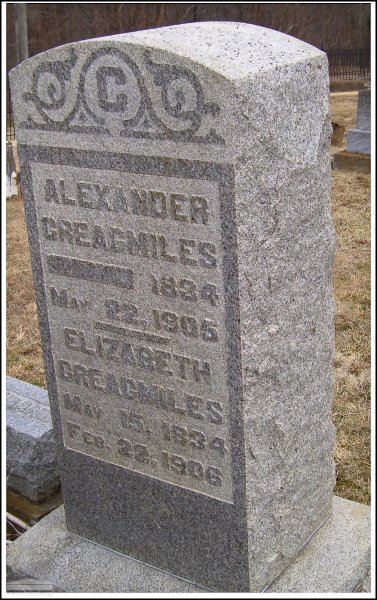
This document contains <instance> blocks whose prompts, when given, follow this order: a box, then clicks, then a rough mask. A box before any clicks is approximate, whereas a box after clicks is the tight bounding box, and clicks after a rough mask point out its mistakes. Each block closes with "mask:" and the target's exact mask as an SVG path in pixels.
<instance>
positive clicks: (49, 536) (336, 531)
mask: <svg viewBox="0 0 377 600" xmlns="http://www.w3.org/2000/svg"><path fill="white" fill-rule="evenodd" d="M370 533H371V530H370V507H369V506H366V505H364V504H359V503H357V502H351V501H350V500H344V499H343V498H338V497H337V496H334V498H333V515H332V516H331V517H330V519H329V520H328V521H327V522H326V523H325V525H323V526H322V527H321V529H320V530H319V531H318V532H317V533H316V534H315V535H314V536H313V537H312V538H311V540H310V541H309V542H308V544H307V545H306V546H305V548H304V549H303V550H302V551H301V552H300V553H299V555H298V556H297V558H296V560H295V561H294V562H293V564H291V565H290V566H289V567H288V568H287V569H286V570H285V572H284V573H283V574H282V575H281V576H280V577H279V578H278V579H276V580H275V582H274V583H273V584H272V585H271V586H270V587H269V588H268V589H267V590H266V593H269V592H271V593H280V592H298V593H304V592H308V593H335V592H353V591H361V590H362V586H363V582H364V578H365V577H366V576H367V574H368V570H369V568H370ZM7 567H8V569H7V570H8V574H9V580H10V581H12V580H13V583H12V585H13V586H14V581H15V580H16V579H17V577H19V578H22V577H23V578H25V577H26V578H27V577H34V578H37V579H39V580H40V581H43V582H44V583H45V582H49V583H50V584H51V585H52V586H53V589H54V590H61V591H65V592H77V593H78V592H86V593H95V592H98V593H99V592H107V593H110V592H127V593H137V592H148V593H157V592H160V593H161V592H166V593H169V592H193V593H198V592H205V591H206V590H205V589H204V588H200V587H198V586H197V585H194V584H191V583H189V582H187V581H184V580H182V579H179V578H178V577H175V576H174V575H170V574H169V573H166V572H164V571H160V570H158V569H156V568H154V567H151V566H149V565H146V564H144V563H141V562H138V561H136V560H134V559H132V558H128V557H126V556H123V555H121V554H117V553H115V552H113V551H111V550H108V549H106V548H103V547H102V546H98V545H96V544H93V543H92V542H88V541H86V540H84V539H82V538H80V537H78V536H76V535H74V534H71V533H69V532H68V531H67V529H66V524H65V515H64V508H63V507H60V508H58V509H56V510H55V511H53V512H52V513H50V514H49V515H48V516H47V517H44V518H43V519H42V520H41V521H40V522H39V523H38V524H36V525H34V527H32V528H31V529H30V530H29V531H28V532H26V533H25V534H23V535H22V536H21V537H20V538H18V540H16V541H15V542H12V544H10V545H9V547H8V557H7Z"/></svg>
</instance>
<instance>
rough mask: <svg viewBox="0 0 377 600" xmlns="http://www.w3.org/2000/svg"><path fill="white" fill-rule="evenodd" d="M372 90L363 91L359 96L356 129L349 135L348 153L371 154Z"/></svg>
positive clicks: (351, 130)
mask: <svg viewBox="0 0 377 600" xmlns="http://www.w3.org/2000/svg"><path fill="white" fill-rule="evenodd" d="M370 120H371V106H370V89H367V90H362V91H360V92H359V94H358V101H357V117H356V127H355V128H354V129H350V130H349V132H348V134H347V151H348V152H357V153H359V154H370V152H371V142H370Z"/></svg>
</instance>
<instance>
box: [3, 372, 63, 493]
mask: <svg viewBox="0 0 377 600" xmlns="http://www.w3.org/2000/svg"><path fill="white" fill-rule="evenodd" d="M6 392H7V394H6V407H7V408H6V410H7V441H6V449H7V460H6V464H7V486H8V487H9V488H11V489H13V490H14V491H16V492H17V493H19V494H21V495H22V496H26V497H27V498H29V499H30V500H33V501H35V502H39V501H41V500H44V499H45V498H47V497H48V496H49V495H50V494H52V493H53V492H54V491H55V490H56V489H57V488H58V487H59V485H60V479H59V473H58V466H57V457H56V444H55V439H54V432H53V427H52V422H51V415H50V406H49V401H48V392H47V391H46V390H44V389H42V388H40V387H37V386H35V385H31V384H30V383H26V382H24V381H21V380H19V379H15V378H13V377H7V383H6Z"/></svg>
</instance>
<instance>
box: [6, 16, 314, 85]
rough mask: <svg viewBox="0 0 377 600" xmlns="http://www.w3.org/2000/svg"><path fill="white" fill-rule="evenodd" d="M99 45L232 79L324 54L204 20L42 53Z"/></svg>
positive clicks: (261, 31)
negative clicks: (139, 49) (137, 50)
mask: <svg viewBox="0 0 377 600" xmlns="http://www.w3.org/2000/svg"><path fill="white" fill-rule="evenodd" d="M98 43H101V44H103V43H104V44H135V45H142V46H147V47H150V48H155V49H156V50H162V51H164V52H169V53H171V54H176V55H178V56H180V57H181V58H186V59H188V60H192V61H194V62H196V63H198V64H200V65H202V66H205V67H207V68H209V69H210V70H212V71H214V72H216V73H218V74H220V75H223V76H224V77H226V78H227V79H231V80H233V79H242V78H244V77H248V76H250V75H253V74H256V73H258V72H259V71H262V70H268V69H270V68H275V67H278V66H283V65H285V64H292V63H295V62H300V61H302V60H307V59H310V58H315V57H317V56H320V55H323V54H324V53H323V52H322V51H321V50H319V49H318V48H315V47H314V46H311V45H310V44H307V43H306V42H302V41H301V40H298V39H297V38H294V37H292V36H290V35H287V34H285V33H281V32H280V31H275V30H273V29H268V28H266V27H259V26H257V25H251V24H248V23H236V22H227V21H205V22H200V23H187V24H182V25H173V26H170V27H161V28H156V29H147V30H143V31H136V32H133V33H123V34H117V35H111V36H105V37H98V38H92V39H88V40H82V41H80V42H73V43H71V44H66V45H65V46H59V47H57V48H53V49H51V50H48V51H47V52H44V53H42V55H43V56H45V57H46V58H47V57H48V56H49V55H52V54H53V53H55V52H57V51H59V50H61V49H63V48H66V49H68V48H70V47H71V48H77V47H78V45H80V46H81V45H84V46H87V45H93V44H94V45H97V44H98ZM40 56H41V55H37V56H36V57H32V58H30V59H28V61H27V62H28V63H31V61H33V60H35V59H36V58H37V57H40ZM25 62H26V61H24V63H25ZM16 69H17V67H16Z"/></svg>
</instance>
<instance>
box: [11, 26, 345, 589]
mask: <svg viewBox="0 0 377 600" xmlns="http://www.w3.org/2000/svg"><path fill="white" fill-rule="evenodd" d="M10 82H11V89H12V101H13V104H14V115H15V126H16V133H17V139H18V144H19V149H20V163H21V183H22V187H23V196H24V199H25V211H26V216H27V223H28V231H29V239H30V246H31V251H32V259H33V272H34V278H35V283H36V294H37V302H38V308H39V314H40V323H41V336H42V341H43V346H44V350H45V357H46V365H47V378H48V385H49V396H50V401H51V413H52V419H53V423H54V429H55V434H56V439H57V443H58V448H59V456H60V459H61V460H60V462H61V470H62V488H63V494H64V501H65V509H66V517H67V523H68V529H69V530H70V531H71V532H73V533H76V534H78V535H80V536H82V537H84V538H87V539H91V540H93V541H95V542H97V543H99V544H102V545H104V546H108V547H111V548H112V549H113V550H116V551H118V552H121V553H123V554H127V555H132V556H133V557H134V558H137V559H139V560H142V561H144V562H148V563H150V564H154V565H155V566H156V567H158V568H160V569H164V570H166V571H171V572H173V573H174V574H176V575H178V576H180V577H182V578H184V579H188V580H190V581H194V582H196V583H197V584H200V585H203V586H206V587H210V588H213V589H217V590H219V591H221V590H223V589H226V590H227V591H235V592H237V591H241V592H243V591H260V590H262V589H264V588H265V587H266V585H268V584H269V583H271V582H272V581H273V580H274V579H275V578H276V577H277V575H278V574H279V573H281V572H282V571H283V569H284V568H285V567H286V566H287V565H288V564H289V563H290V562H292V561H293V560H294V557H295V556H296V554H297V553H298V552H299V551H300V549H301V548H302V547H303V545H304V544H305V543H306V541H307V540H308V538H309V537H310V536H311V535H312V534H313V532H314V531H316V530H317V528H318V527H320V526H321V524H322V523H323V522H324V521H325V520H326V519H327V518H328V516H329V514H330V512H331V502H332V492H333V486H334V481H335V468H334V461H333V451H334V438H335V429H334V426H333V423H332V417H331V415H332V397H333V357H334V299H333V289H332V270H333V260H334V253H335V237H334V225H333V222H332V215H331V202H330V200H331V169H330V136H331V125H330V112H329V103H328V97H329V77H328V65H327V58H326V55H325V54H324V53H323V52H321V51H320V50H318V49H317V48H314V47H312V46H309V45H308V44H305V43H303V42H301V41H299V40H297V39H295V38H293V37H289V36H286V35H284V34H282V33H279V32H276V31H272V30H268V29H265V28H262V27H256V26H253V25H247V24H243V23H221V22H218V23H196V24H189V25H182V26H175V27H168V28H163V29H154V30H148V31H143V32H135V33H132V34H125V35H116V36H112V37H109V38H97V39H94V40H85V41H82V42H78V43H73V44H68V45H66V46H63V47H59V48H55V49H53V50H49V51H48V52H46V53H42V54H39V55H38V56H34V57H32V58H30V59H29V60H26V61H24V62H23V63H22V64H20V65H18V66H17V67H16V68H15V69H13V71H12V72H11V73H10Z"/></svg>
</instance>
